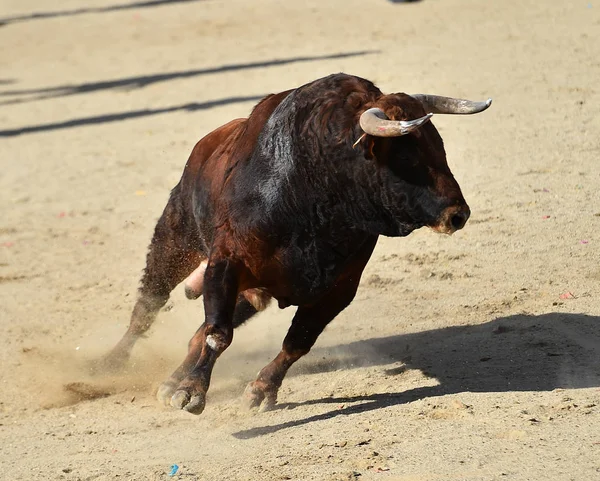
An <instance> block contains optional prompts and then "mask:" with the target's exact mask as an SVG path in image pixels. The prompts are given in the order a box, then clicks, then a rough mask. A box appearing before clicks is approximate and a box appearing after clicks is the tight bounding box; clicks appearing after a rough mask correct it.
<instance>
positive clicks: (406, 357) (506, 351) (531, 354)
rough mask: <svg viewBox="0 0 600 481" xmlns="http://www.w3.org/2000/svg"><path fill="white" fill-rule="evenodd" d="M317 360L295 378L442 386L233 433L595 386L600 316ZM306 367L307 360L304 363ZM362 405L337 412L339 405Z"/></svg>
mask: <svg viewBox="0 0 600 481" xmlns="http://www.w3.org/2000/svg"><path fill="white" fill-rule="evenodd" d="M310 355H312V356H313V357H315V358H317V359H321V358H322V357H327V356H335V360H333V361H332V362H329V363H327V364H324V363H323V362H316V363H312V364H311V363H310V361H309V362H308V363H307V364H306V366H305V367H304V368H301V369H298V371H300V372H297V374H296V375H298V374H306V373H310V372H312V373H316V372H327V371H333V370H337V369H340V368H348V367H358V366H382V367H384V366H389V365H391V364H395V363H398V362H403V363H404V364H403V365H402V366H401V367H395V368H388V369H385V370H384V374H385V375H386V376H390V377H393V376H396V375H399V374H401V373H402V372H404V371H405V370H408V369H420V370H421V371H423V372H425V373H427V375H428V376H430V377H434V378H436V379H437V380H438V381H439V385H437V386H431V387H419V388H416V389H409V390H400V391H398V392H390V393H383V394H381V393H380V394H373V395H366V396H351V397H327V398H322V399H313V400H307V401H305V402H302V403H287V404H286V403H282V404H280V405H278V409H286V408H294V407H301V406H303V405H314V404H332V405H335V406H336V407H335V409H334V410H331V411H329V412H326V413H323V414H319V415H315V416H309V417H307V418H304V419H299V420H295V421H289V422H286V423H281V424H275V425H271V426H262V427H256V428H252V429H248V430H244V431H239V432H237V433H234V436H235V437H236V438H239V439H249V438H254V437H257V436H262V435H265V434H270V433H273V432H277V431H280V430H282V429H287V428H290V427H294V426H300V425H305V424H309V423H313V422H317V421H322V420H325V419H330V418H333V417H336V416H346V415H350V414H357V413H363V412H368V411H373V410H377V409H382V408H385V407H388V406H393V405H397V404H404V403H409V402H412V401H415V400H418V399H422V398H426V397H435V396H443V395H446V394H454V393H460V392H466V391H470V392H507V391H551V390H553V389H556V388H584V387H598V386H600V363H599V362H598V360H599V359H600V317H595V316H588V315H584V314H560V313H550V314H544V315H540V316H530V315H515V316H508V317H502V318H498V319H496V320H494V321H492V322H489V323H487V324H483V325H477V326H460V327H448V328H444V329H437V330H433V331H426V332H420V333H415V334H408V335H400V336H391V337H385V338H373V339H368V340H364V341H358V342H354V343H351V344H347V345H341V346H336V347H335V348H327V349H315V350H314V351H313V352H312V353H311V354H309V356H310ZM307 360H308V359H307ZM358 402H359V403H360V404H355V405H351V406H349V407H346V408H345V409H341V410H340V409H338V408H337V406H338V405H339V404H347V403H358Z"/></svg>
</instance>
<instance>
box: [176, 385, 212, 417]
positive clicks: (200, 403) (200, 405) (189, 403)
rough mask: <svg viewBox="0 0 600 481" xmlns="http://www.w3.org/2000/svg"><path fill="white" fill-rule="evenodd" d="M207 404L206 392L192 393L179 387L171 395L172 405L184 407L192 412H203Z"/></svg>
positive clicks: (178, 407)
mask: <svg viewBox="0 0 600 481" xmlns="http://www.w3.org/2000/svg"><path fill="white" fill-rule="evenodd" d="M205 405H206V396H205V395H204V394H201V393H200V394H194V395H193V396H191V395H190V393H188V392H187V391H184V390H183V389H179V390H178V391H175V394H173V396H172V397H171V406H173V407H174V408H175V409H182V410H184V411H187V412H188V413H191V414H196V415H197V414H202V411H204V406H205Z"/></svg>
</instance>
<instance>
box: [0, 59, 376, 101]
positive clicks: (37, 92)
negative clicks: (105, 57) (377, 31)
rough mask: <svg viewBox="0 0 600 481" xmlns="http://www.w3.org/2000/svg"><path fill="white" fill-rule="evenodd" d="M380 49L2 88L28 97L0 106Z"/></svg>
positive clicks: (131, 88)
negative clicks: (26, 87)
mask: <svg viewBox="0 0 600 481" xmlns="http://www.w3.org/2000/svg"><path fill="white" fill-rule="evenodd" d="M377 52H378V51H377V50H361V51H356V52H344V53H334V54H327V55H313V56H306V57H290V58H282V59H273V60H265V61H262V62H247V63H234V64H229V65H220V66H218V67H210V68H200V69H192V70H180V71H177V72H169V73H155V74H148V75H139V76H136V77H126V78H122V79H115V80H101V81H98V82H86V83H83V84H75V85H59V86H57V87H46V88H38V89H13V90H5V91H0V97H7V96H25V97H24V98H23V97H21V98H16V99H8V100H4V101H2V102H0V105H10V104H19V103H24V102H31V101H35V100H43V99H49V98H54V97H66V96H70V95H80V94H86V93H94V92H101V91H104V90H134V89H141V88H144V87H147V86H149V85H152V84H155V83H159V82H167V81H169V80H178V79H185V78H191V77H197V76H199V75H209V74H219V73H224V72H235V71H238V70H248V69H254V68H268V67H278V66H281V65H287V64H291V63H302V62H315V61H319V60H337V59H342V58H349V57H358V56H361V55H369V54H373V53H377Z"/></svg>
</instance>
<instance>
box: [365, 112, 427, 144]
mask: <svg viewBox="0 0 600 481" xmlns="http://www.w3.org/2000/svg"><path fill="white" fill-rule="evenodd" d="M432 116H433V114H427V115H425V116H424V117H421V118H418V119H415V120H389V119H388V118H387V115H385V113H384V112H383V110H381V109H378V108H372V109H369V110H365V111H364V112H363V113H362V115H361V116H360V126H361V128H362V129H363V130H364V131H365V133H367V134H369V135H373V136H374V137H400V136H401V135H406V134H409V133H410V132H412V131H413V130H416V129H418V128H419V127H420V126H421V125H423V124H424V123H425V122H427V121H428V120H429V119H430V118H431V117H432Z"/></svg>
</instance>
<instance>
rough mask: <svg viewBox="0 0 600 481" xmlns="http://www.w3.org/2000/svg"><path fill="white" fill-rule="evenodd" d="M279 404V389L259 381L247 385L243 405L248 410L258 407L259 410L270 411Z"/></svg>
mask: <svg viewBox="0 0 600 481" xmlns="http://www.w3.org/2000/svg"><path fill="white" fill-rule="evenodd" d="M275 404H277V389H276V388H271V387H267V386H266V385H265V384H264V383H262V382H259V381H254V382H251V383H250V384H248V385H247V386H246V389H245V391H244V394H243V396H242V406H243V407H244V408H245V409H247V410H252V409H258V412H261V413H262V412H265V411H270V410H271V409H273V408H274V407H275Z"/></svg>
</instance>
